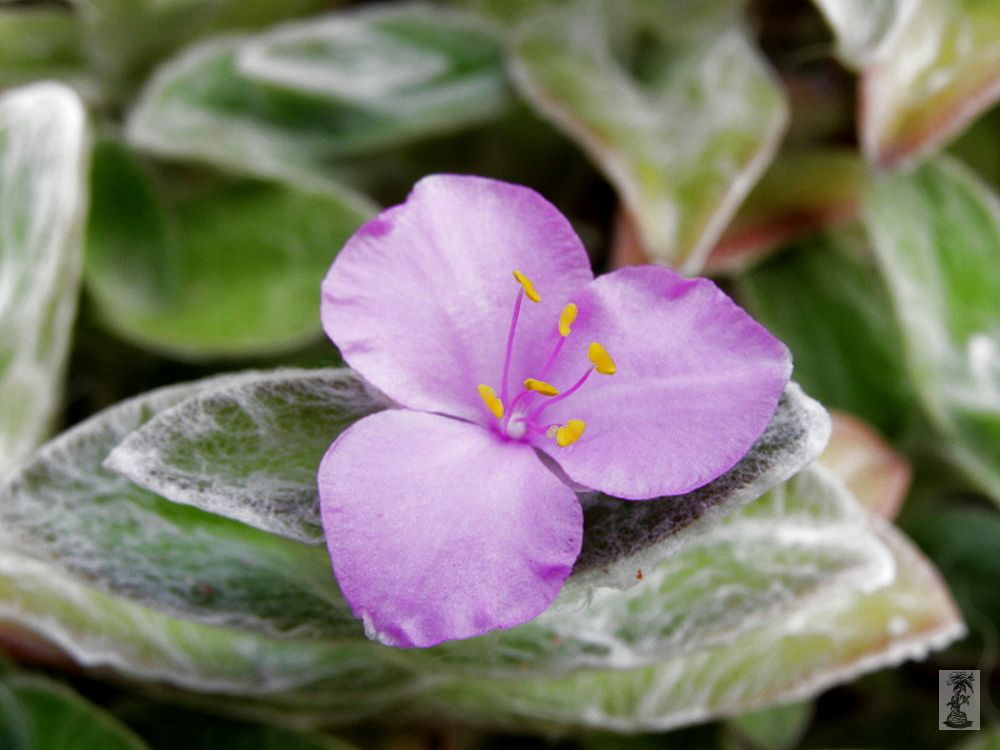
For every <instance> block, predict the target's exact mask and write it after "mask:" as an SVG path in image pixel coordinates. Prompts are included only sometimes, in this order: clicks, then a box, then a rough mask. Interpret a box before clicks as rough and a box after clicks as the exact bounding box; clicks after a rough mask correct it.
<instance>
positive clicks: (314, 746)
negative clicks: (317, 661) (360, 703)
mask: <svg viewBox="0 0 1000 750" xmlns="http://www.w3.org/2000/svg"><path fill="white" fill-rule="evenodd" d="M119 715H121V713H120V714H119ZM123 718H124V719H125V721H127V722H128V724H129V726H130V727H132V728H133V729H134V730H136V731H138V732H139V734H141V735H142V738H143V739H144V740H145V741H146V742H147V743H148V744H149V746H150V748H152V750H176V748H184V750H352V748H354V746H353V745H349V744H347V743H346V742H343V741H341V740H338V739H334V738H332V737H329V736H326V737H323V736H319V735H305V734H299V733H298V732H291V731H288V730H287V729H281V728H278V727H275V726H269V725H267V724H259V723H251V722H249V721H235V720H233V719H224V718H221V717H219V716H211V715H208V714H203V713H194V712H192V711H186V710H183V709H180V708H175V707H171V706H164V705H152V706H148V707H143V708H141V709H138V710H130V711H126V712H124V716H123Z"/></svg>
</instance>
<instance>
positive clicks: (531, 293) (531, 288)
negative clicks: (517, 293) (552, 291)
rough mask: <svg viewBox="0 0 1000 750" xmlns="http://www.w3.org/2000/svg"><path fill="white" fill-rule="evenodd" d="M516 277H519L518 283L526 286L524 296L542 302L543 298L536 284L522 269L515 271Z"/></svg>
mask: <svg viewBox="0 0 1000 750" xmlns="http://www.w3.org/2000/svg"><path fill="white" fill-rule="evenodd" d="M514 278H515V279H517V283H518V284H520V285H521V286H522V287H524V296H525V297H527V298H528V299H530V300H531V301H532V302H541V301H542V298H541V297H540V296H539V294H538V292H536V291H535V285H534V284H532V283H531V279H529V278H528V277H527V276H525V275H524V274H523V273H521V272H520V271H514Z"/></svg>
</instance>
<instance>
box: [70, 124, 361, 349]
mask: <svg viewBox="0 0 1000 750" xmlns="http://www.w3.org/2000/svg"><path fill="white" fill-rule="evenodd" d="M161 182H162V181H161ZM161 182H158V181H157V180H156V179H155V178H154V175H153V174H152V173H151V172H150V171H149V170H148V169H146V168H144V165H142V164H141V163H140V162H139V161H138V160H137V159H136V158H135V157H134V156H133V155H132V154H130V153H129V151H128V150H127V149H125V148H124V147H123V146H121V145H120V144H116V143H113V142H105V143H102V144H100V145H99V146H98V147H97V149H96V150H95V153H94V165H93V170H92V172H91V185H92V203H93V205H92V206H91V211H90V221H89V225H88V232H87V264H86V280H87V287H88V289H89V291H90V292H91V293H92V294H93V296H94V300H95V302H96V303H97V305H98V308H99V310H100V312H101V314H102V316H103V317H104V319H105V321H106V322H107V323H108V324H109V325H110V326H111V327H112V328H113V329H114V330H115V331H117V332H118V333H120V334H121V335H122V336H124V337H125V338H128V339H130V340H132V341H134V342H137V343H139V344H142V345H144V346H147V347H150V348H152V349H156V350H159V351H162V352H165V353H168V354H170V355H173V356H175V357H180V358H184V359H197V358H205V357H218V356H248V355H251V354H255V355H259V354H271V353H275V352H280V351H285V350H288V349H294V348H295V347H298V346H302V345H303V344H305V343H307V342H308V341H310V340H312V339H315V338H318V337H319V335H320V323H319V316H318V315H317V314H316V306H317V304H318V302H317V299H318V295H319V292H318V291H317V290H318V289H319V283H320V281H321V280H322V278H323V275H324V274H325V273H326V270H327V268H328V267H329V265H330V260H331V259H332V258H333V257H334V255H335V254H336V252H337V250H338V249H339V248H340V247H341V245H343V243H344V241H345V240H346V239H347V238H348V237H349V236H350V234H351V233H352V232H353V231H354V230H355V229H356V228H357V227H358V226H359V225H360V224H361V222H362V221H363V220H364V219H365V218H366V217H367V216H368V215H369V214H370V213H371V212H372V211H373V206H371V205H370V204H367V203H366V202H364V201H360V200H359V199H357V197H356V196H353V195H351V194H348V193H344V192H333V191H330V190H327V189H326V188H325V187H320V186H317V187H315V188H313V189H309V188H300V187H292V186H290V185H282V184H276V183H263V182H256V181H249V180H214V181H212V180H208V181H207V184H205V183H206V181H205V180H202V181H201V182H200V183H199V184H197V185H196V186H189V185H185V184H183V183H180V184H167V185H163V184H161ZM168 196H169V197H168Z"/></svg>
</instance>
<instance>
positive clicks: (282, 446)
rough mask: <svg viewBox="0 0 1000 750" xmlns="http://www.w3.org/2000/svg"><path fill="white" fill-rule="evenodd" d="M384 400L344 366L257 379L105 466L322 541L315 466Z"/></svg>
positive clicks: (188, 403) (171, 412)
mask: <svg viewBox="0 0 1000 750" xmlns="http://www.w3.org/2000/svg"><path fill="white" fill-rule="evenodd" d="M388 403H389V402H388V401H387V400H386V399H385V398H384V397H382V396H380V395H379V394H377V393H375V392H374V391H373V390H372V389H371V388H369V387H368V386H366V385H365V383H364V382H362V381H361V379H360V378H358V377H357V376H356V375H355V374H354V373H353V372H352V371H351V370H348V369H346V368H345V369H337V370H278V371H276V372H274V373H261V374H260V375H259V376H257V377H254V378H247V379H245V380H243V381H241V382H240V383H239V384H235V385H233V386H232V387H229V388H226V389H222V390H213V391H208V392H203V393H201V394H199V395H196V396H192V397H191V398H189V399H186V400H185V401H183V402H181V403H180V404H178V405H177V406H175V407H173V408H170V409H167V410H165V411H162V412H160V413H159V414H158V415H157V416H156V417H154V418H153V419H151V420H150V421H149V422H147V423H146V424H145V425H143V427H142V428H140V429H138V430H136V431H135V432H133V433H131V434H130V435H128V437H126V438H125V440H124V441H122V443H121V444H120V445H118V447H117V448H115V449H114V451H112V453H111V455H110V456H109V457H108V460H107V461H106V462H105V465H106V466H107V467H108V468H110V469H112V470H114V471H117V472H118V473H120V474H122V475H124V476H126V477H128V478H129V479H131V480H132V481H133V482H135V483H136V484H139V485H141V486H142V487H145V488H146V489H148V490H150V491H152V492H156V493H158V494H160V495H162V496H163V497H166V498H168V499H170V500H173V501H174V502H178V503H186V504H188V505H194V506H195V507H198V508H202V509H203V510H207V511H209V512H211V513H217V514H219V515H222V516H226V517H228V518H235V519H237V520H239V521H242V522H243V523H246V524H249V525H250V526H254V527H256V528H258V529H264V530H265V531H269V532H271V533H273V534H280V535H282V536H286V537H289V538H291V539H298V540H300V541H304V542H311V543H314V544H319V543H322V541H323V529H322V527H321V526H320V519H319V507H318V502H319V498H318V496H317V494H316V467H317V466H319V462H320V459H321V458H322V457H323V454H324V453H325V452H326V450H327V448H329V447H330V443H332V442H333V441H334V439H335V438H336V437H337V435H338V434H339V433H340V432H341V431H343V430H344V429H346V428H347V427H349V426H350V425H351V424H352V423H353V422H355V421H356V420H358V419H360V418H362V417H364V416H366V415H368V414H372V413H374V412H376V411H378V410H380V409H383V408H385V407H386V406H387V405H388Z"/></svg>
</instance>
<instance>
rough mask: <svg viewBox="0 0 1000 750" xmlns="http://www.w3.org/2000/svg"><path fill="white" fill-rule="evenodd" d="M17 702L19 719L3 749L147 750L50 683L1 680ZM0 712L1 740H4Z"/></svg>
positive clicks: (128, 733) (95, 710)
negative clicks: (12, 735) (11, 737)
mask: <svg viewBox="0 0 1000 750" xmlns="http://www.w3.org/2000/svg"><path fill="white" fill-rule="evenodd" d="M4 688H6V690H7V691H8V694H9V696H11V697H12V699H13V700H14V701H15V702H16V705H17V708H18V709H19V712H20V715H21V717H22V718H21V720H20V727H18V730H17V734H16V735H14V737H15V738H14V741H13V742H11V744H10V745H8V744H6V743H5V744H3V747H4V748H5V750H6V749H7V748H9V750H57V749H58V748H70V747H71V748H73V750H149V749H148V747H147V745H146V743H144V742H143V741H142V740H141V739H139V738H138V737H137V736H136V735H134V734H133V733H132V732H131V731H129V729H128V728H126V727H125V726H124V725H123V724H121V723H120V722H119V721H118V720H117V719H115V718H114V717H112V716H111V715H110V714H108V713H105V712H104V711H102V710H101V709H99V708H97V706H94V705H93V704H91V703H88V702H87V701H86V700H84V699H83V698H82V697H80V696H79V695H77V694H76V693H75V692H73V691H72V690H70V689H69V688H68V687H65V686H63V685H60V684H59V683H57V682H54V681H52V680H47V679H44V678H42V677H36V676H33V675H25V674H13V675H10V676H8V677H6V678H4V679H3V680H2V681H0V690H2V689H4ZM4 729H5V726H4V714H3V710H2V709H0V739H2V738H3V737H4Z"/></svg>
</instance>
